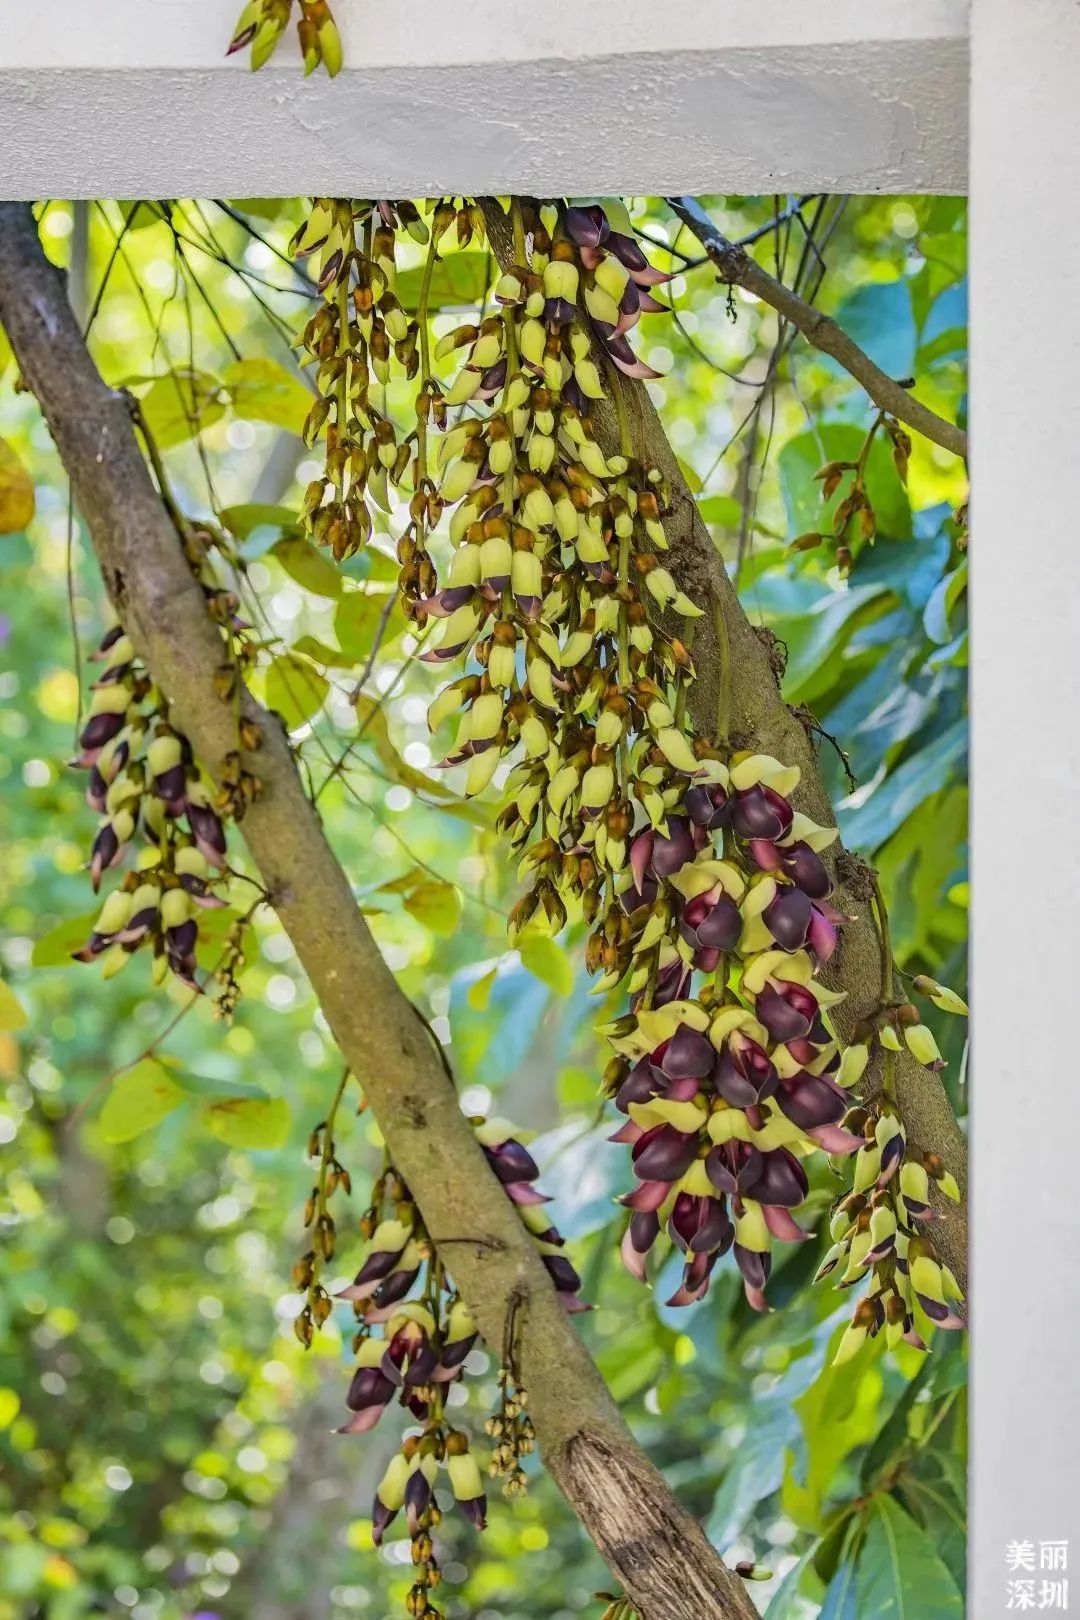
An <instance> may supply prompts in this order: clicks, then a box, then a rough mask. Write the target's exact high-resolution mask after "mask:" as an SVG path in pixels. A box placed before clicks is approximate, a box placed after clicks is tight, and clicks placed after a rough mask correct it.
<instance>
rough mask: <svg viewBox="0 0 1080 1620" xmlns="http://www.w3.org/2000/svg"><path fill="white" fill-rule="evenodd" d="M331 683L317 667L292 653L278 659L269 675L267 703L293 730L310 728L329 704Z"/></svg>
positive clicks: (267, 675) (267, 673)
mask: <svg viewBox="0 0 1080 1620" xmlns="http://www.w3.org/2000/svg"><path fill="white" fill-rule="evenodd" d="M329 690H330V682H329V681H328V680H327V679H326V676H325V675H320V673H319V671H318V670H317V669H315V668H314V666H313V665H311V664H309V663H307V662H306V660H305V659H303V658H296V657H294V656H293V655H292V654H291V653H284V654H283V655H282V656H281V657H280V658H275V659H274V661H273V663H272V664H271V665H270V667H269V669H268V670H267V672H266V703H267V707H268V708H270V709H276V710H277V712H278V714H280V716H281V718H282V720H283V721H284V722H285V725H286V727H287V728H288V730H289V731H296V730H298V728H299V727H300V726H305V725H307V723H308V721H309V720H310V719H311V718H312V716H313V715H316V714H318V712H319V710H320V709H321V708H322V706H323V704H324V702H325V701H326V694H327V692H329Z"/></svg>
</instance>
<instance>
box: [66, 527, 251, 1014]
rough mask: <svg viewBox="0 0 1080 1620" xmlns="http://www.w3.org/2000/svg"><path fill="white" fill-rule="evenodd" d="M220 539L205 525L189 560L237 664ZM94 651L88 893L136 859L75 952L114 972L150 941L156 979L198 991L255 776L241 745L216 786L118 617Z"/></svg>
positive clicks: (238, 634)
mask: <svg viewBox="0 0 1080 1620" xmlns="http://www.w3.org/2000/svg"><path fill="white" fill-rule="evenodd" d="M222 538H223V537H221V536H220V535H219V534H218V533H217V532H216V531H212V530H210V529H209V528H200V529H192V530H190V531H189V533H188V535H187V539H186V545H187V553H188V560H189V562H190V563H191V566H192V569H193V571H194V572H195V574H196V576H197V578H199V580H200V583H201V584H202V587H203V593H204V596H205V598H206V603H207V608H208V611H209V612H210V614H211V616H212V617H213V619H214V620H215V621H216V623H218V624H219V625H220V626H221V627H222V631H223V634H227V635H228V637H229V639H230V642H231V643H232V646H233V649H234V654H235V657H236V658H239V659H241V660H243V659H244V658H246V657H247V656H248V649H247V647H246V644H245V641H244V636H243V629H244V627H243V626H242V625H241V624H240V622H239V621H238V620H237V619H236V611H237V605H238V604H237V599H236V597H235V596H234V595H233V593H232V592H231V591H229V590H227V589H225V588H223V587H222V586H220V585H219V584H218V582H217V580H216V577H215V575H214V573H213V568H212V565H211V562H210V551H211V548H212V547H213V546H215V545H217V544H218V543H219V542H221V541H222ZM223 650H224V649H223ZM91 657H92V658H93V660H94V661H95V662H98V663H101V664H104V666H105V668H104V672H103V673H102V674H101V675H100V676H99V678H98V679H97V680H96V681H95V682H94V684H93V687H92V689H91V690H92V698H91V703H90V713H89V716H88V718H87V721H86V724H85V725H84V727H83V730H82V733H81V735H80V738H79V747H80V751H79V754H78V756H77V757H76V759H75V760H74V762H73V763H74V764H75V765H76V766H78V767H80V768H82V769H85V770H88V771H89V773H90V776H89V781H88V783H87V789H86V797H87V802H88V803H89V804H90V805H91V807H92V808H93V809H94V810H96V811H97V812H98V813H99V815H100V816H101V820H100V822H99V823H98V828H97V832H96V834H95V837H94V842H93V846H92V849H91V851H90V862H89V867H90V881H91V883H92V885H93V887H94V890H95V892H96V891H97V890H98V889H99V888H100V887H101V883H102V880H103V878H104V877H105V874H106V873H107V872H110V871H112V870H114V869H115V868H118V867H119V866H121V865H122V864H123V863H124V861H125V860H126V859H127V857H128V856H129V855H131V856H132V862H131V869H130V870H129V871H128V872H127V873H126V874H125V875H124V877H123V878H122V879H121V881H120V883H119V884H118V886H117V887H116V888H114V889H113V890H111V892H110V893H109V894H107V895H106V897H105V900H104V903H103V904H102V907H101V911H100V913H99V914H98V917H97V920H96V921H95V923H94V926H93V929H92V931H91V933H90V937H89V939H88V940H87V942H86V944H85V945H84V946H82V948H81V949H80V950H78V951H76V952H74V953H73V954H74V956H75V959H76V960H77V961H80V962H92V961H97V960H100V961H101V963H102V967H103V971H104V974H105V976H106V977H107V978H109V977H112V975H113V974H115V973H118V972H120V970H121V969H122V968H124V967H125V966H126V965H127V963H128V961H129V960H130V958H131V956H132V955H133V954H134V953H135V952H136V951H137V950H138V949H139V948H140V947H141V946H142V945H144V944H146V945H149V946H150V948H151V951H152V955H153V969H152V973H153V979H154V982H155V983H161V981H162V980H163V979H164V977H165V975H166V973H169V972H171V973H172V974H174V975H175V976H176V978H178V979H179V980H180V981H181V982H182V983H183V984H185V985H187V986H188V987H189V988H190V989H192V990H198V989H199V988H200V986H199V985H198V983H197V981H196V979H195V965H196V946H197V944H198V939H199V923H198V918H199V914H200V912H201V911H204V910H207V909H212V908H215V907H219V906H224V905H225V904H226V902H225V900H224V899H223V898H222V897H221V895H220V893H219V892H218V890H219V888H220V885H221V883H222V881H223V878H224V868H225V829H224V826H223V822H222V817H223V815H226V814H231V815H233V816H234V817H239V816H241V815H242V814H243V811H244V808H245V807H246V805H247V803H248V802H249V800H250V799H251V797H253V795H254V793H255V792H256V791H257V783H256V781H255V779H254V778H253V777H252V776H251V774H250V773H249V772H247V771H244V770H242V769H241V767H240V755H239V751H238V752H237V754H236V756H235V759H234V761H233V774H232V778H231V779H230V781H229V782H228V783H227V784H226V787H225V788H224V789H223V790H221V791H219V790H216V789H215V788H214V787H213V786H212V785H211V784H210V783H209V781H208V779H207V777H206V776H205V774H204V773H203V772H202V771H201V770H200V768H199V764H198V761H197V760H196V759H195V757H194V755H193V752H192V749H191V745H190V743H189V742H188V740H187V738H186V737H185V736H184V735H183V733H182V732H180V731H179V730H178V729H177V728H176V727H175V726H174V725H173V724H172V723H171V720H170V715H169V704H168V700H167V699H166V698H165V696H164V694H163V693H162V692H161V691H160V690H159V689H158V687H157V686H155V684H154V682H153V680H152V679H151V677H150V675H149V673H148V672H147V670H146V669H145V667H144V666H143V664H142V662H141V660H140V659H139V658H138V657H137V656H136V654H135V650H134V648H133V646H132V644H131V641H130V639H129V637H128V636H127V635H126V634H125V632H124V630H123V627H122V626H121V625H119V624H114V625H113V626H112V627H111V629H109V630H108V631H107V632H106V634H105V636H104V637H103V638H102V640H101V643H100V645H99V646H98V648H97V650H96V652H94V653H93V654H92V655H91ZM223 675H224V677H226V678H228V679H229V680H233V679H235V678H236V675H235V667H234V666H232V665H230V666H223ZM242 730H243V732H244V736H243V739H242V740H243V743H244V746H245V747H248V748H250V747H253V746H257V743H258V734H257V732H254V731H253V729H252V728H251V727H250V726H249V725H248V724H247V723H246V722H242ZM140 835H141V839H142V845H141V847H137V845H136V840H137V839H138V838H139V836H140Z"/></svg>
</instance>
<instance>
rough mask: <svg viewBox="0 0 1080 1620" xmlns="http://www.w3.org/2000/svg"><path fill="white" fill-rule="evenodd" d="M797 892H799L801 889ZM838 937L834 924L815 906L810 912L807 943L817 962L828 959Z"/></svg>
mask: <svg viewBox="0 0 1080 1620" xmlns="http://www.w3.org/2000/svg"><path fill="white" fill-rule="evenodd" d="M799 892H800V893H801V890H800V891H799ZM839 937H840V936H839V934H838V933H837V930H836V927H835V925H834V924H833V923H831V922H830V921H829V919H828V917H826V916H825V913H824V912H823V911H819V910H818V908H817V906H815V907H814V909H813V911H812V912H811V914H810V928H809V930H808V933H807V943H808V944H809V946H810V949H811V950H812V951H813V953H814V955H815V956H816V957H817V959H818V961H819V962H827V961H828V960H829V957H830V956H831V955H832V954H833V952H834V951H835V949H836V946H837V941H838V939H839Z"/></svg>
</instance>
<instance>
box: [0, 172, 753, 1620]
mask: <svg viewBox="0 0 1080 1620" xmlns="http://www.w3.org/2000/svg"><path fill="white" fill-rule="evenodd" d="M0 320H2V322H3V324H4V326H5V328H6V330H7V334H8V337H9V339H10V342H11V346H12V349H13V350H14V353H15V356H16V359H17V361H18V364H19V367H20V370H21V372H22V375H23V377H24V378H25V380H26V382H27V383H28V385H29V386H30V388H31V389H32V390H33V392H34V394H35V395H36V396H37V399H38V401H39V403H40V405H41V407H42V410H43V412H44V414H45V418H46V421H47V422H48V425H49V428H50V430H51V432H52V435H53V438H54V439H55V441H56V445H57V448H58V450H59V452H60V456H61V458H62V460H63V462H64V465H65V467H66V468H67V471H68V475H69V477H70V479H71V483H72V487H73V489H74V492H75V497H76V499H77V501H78V504H79V507H80V509H81V511H82V513H83V516H84V517H85V519H86V523H87V526H88V528H89V531H90V537H91V541H92V543H93V546H94V550H95V552H96V554H97V557H98V561H99V563H100V566H101V571H102V575H103V577H104V580H105V585H106V589H107V590H108V593H109V596H110V598H111V599H112V602H113V604H114V606H115V608H116V610H117V613H118V614H119V616H120V617H121V618H122V620H123V622H124V625H125V628H126V629H127V631H128V633H129V635H130V636H131V639H132V641H133V643H134V645H135V647H136V650H137V651H138V653H139V654H140V656H141V657H142V658H143V659H144V660H145V662H146V664H147V666H148V667H149V669H150V670H151V671H152V672H153V675H154V678H155V680H157V682H158V683H159V684H160V686H161V688H162V690H163V691H164V692H165V693H166V694H167V695H168V698H169V702H170V704H171V705H172V707H173V709H174V711H175V714H176V718H177V721H178V723H179V725H180V726H181V727H182V729H183V730H184V731H185V732H186V734H187V736H188V737H189V738H190V740H191V743H192V745H193V747H194V749H195V751H196V754H197V755H198V757H199V759H200V760H201V761H202V762H203V763H204V765H205V766H206V768H207V769H208V770H209V771H210V773H211V775H212V776H214V778H215V779H216V780H220V779H221V776H222V771H223V766H224V762H225V760H226V757H227V756H228V755H229V754H230V752H232V751H234V750H235V749H236V747H237V724H236V714H235V710H234V708H233V706H232V705H231V704H230V703H229V702H224V701H222V699H221V698H220V697H219V696H218V694H217V691H216V689H215V684H214V675H215V671H216V670H217V668H218V666H219V665H220V664H221V662H222V654H223V643H222V639H221V634H220V631H219V630H218V629H217V628H216V626H215V625H214V624H213V623H212V621H211V620H210V618H209V617H208V615H207V613H206V609H205V604H204V600H203V595H202V591H201V589H200V587H199V586H198V584H197V583H196V581H195V579H194V578H193V576H192V575H191V573H190V571H189V569H188V567H187V564H186V561H185V559H184V556H183V552H182V550H181V546H180V543H179V540H178V538H177V535H176V532H175V530H174V528H173V525H172V523H171V521H170V520H169V518H168V516H167V514H166V512H165V510H164V507H163V506H162V503H161V500H160V498H159V495H158V492H157V490H156V489H155V487H154V485H153V482H152V480H151V478H150V476H149V473H148V471H147V468H146V464H145V462H144V461H143V457H142V455H141V453H140V451H139V447H138V444H137V442H136V439H135V435H134V433H133V431H132V423H131V416H130V411H129V406H128V401H127V399H126V398H125V396H124V395H122V394H120V393H116V392H114V391H112V390H111V389H109V388H108V387H107V386H106V385H105V383H104V382H103V381H102V379H101V377H100V376H99V375H98V372H97V370H96V368H95V367H94V364H93V361H92V360H91V358H90V355H89V353H88V352H87V349H86V346H85V344H84V343H83V341H82V338H81V336H80V333H79V330H78V327H77V325H76V323H75V320H74V318H73V316H72V313H71V309H70V307H69V305H68V301H67V297H66V295H65V290H64V284H63V278H62V276H61V275H60V273H59V272H58V271H57V270H55V269H54V268H53V267H52V266H51V265H50V264H49V263H48V261H47V260H46V258H45V256H44V254H43V253H42V250H41V245H40V242H39V240H38V235H37V229H36V226H35V224H34V220H33V217H32V215H31V213H30V210H29V208H28V207H27V206H26V205H25V204H18V203H2V204H0ZM243 707H244V711H245V713H246V715H247V716H248V717H249V718H250V719H252V720H253V721H255V723H256V724H257V725H258V726H259V727H260V728H261V733H262V737H263V746H262V747H261V748H260V749H259V750H258V751H257V752H255V753H252V754H250V755H247V756H246V757H245V759H244V764H245V766H246V768H247V769H248V770H250V771H252V772H253V773H254V774H255V775H256V776H257V777H258V778H259V779H260V781H261V784H262V792H261V795H260V797H259V798H258V799H257V800H256V802H255V803H254V804H253V805H252V806H251V808H250V809H249V810H248V812H247V814H246V815H245V817H244V820H243V821H242V823H241V831H242V832H243V835H244V838H245V841H246V843H247V846H248V849H249V850H250V852H251V856H252V859H253V861H254V863H255V866H256V868H257V869H258V871H259V873H260V875H261V877H262V880H263V883H264V884H265V886H266V889H267V891H268V892H269V895H270V897H271V901H272V903H273V905H274V907H275V909H276V910H277V913H278V916H279V917H280V919H281V923H282V926H283V927H284V928H285V930H286V932H287V933H288V935H289V937H290V939H291V940H292V942H293V945H294V947H295V949H296V953H297V956H298V957H299V959H300V961H301V963H302V964H303V967H304V969H305V971H306V972H307V974H308V977H309V979H310V980H311V984H312V987H313V989H314V990H315V993H316V995H317V996H318V998H319V1000H320V1002H321V1004H322V1008H323V1012H324V1013H325V1015H326V1018H327V1020H328V1022H329V1024H330V1027H331V1029H332V1031H333V1034H334V1037H335V1039H336V1041H337V1043H338V1045H339V1046H340V1048H341V1051H342V1053H343V1054H344V1057H345V1060H346V1062H347V1063H348V1064H349V1066H350V1067H351V1069H352V1070H353V1073H354V1074H355V1075H356V1077H357V1079H358V1080H359V1082H360V1084H361V1085H362V1086H363V1088H364V1091H365V1093H366V1095H367V1097H368V1099H369V1101H370V1103H371V1105H372V1108H373V1110H374V1113H375V1116H376V1118H377V1120H378V1123H379V1127H380V1130H381V1131H382V1134H383V1136H384V1138H385V1140H386V1143H387V1145H388V1148H389V1151H390V1153H391V1155H392V1158H393V1161H394V1163H395V1164H396V1165H397V1167H398V1169H399V1170H400V1172H401V1174H402V1175H403V1176H404V1177H405V1179H406V1181H407V1182H408V1184H409V1187H410V1189H411V1190H412V1193H413V1195H414V1197H415V1198H416V1201H417V1203H418V1205H419V1207H420V1210H421V1212H422V1214H423V1217H424V1222H425V1225H426V1226H427V1229H428V1231H429V1232H430V1233H431V1235H432V1238H433V1239H434V1241H435V1242H436V1243H437V1244H439V1245H440V1246H445V1250H444V1252H445V1253H446V1255H447V1256H448V1257H450V1264H451V1266H452V1269H453V1275H454V1280H455V1282H456V1283H457V1285H458V1287H459V1288H460V1290H461V1293H462V1295H463V1297H464V1298H465V1300H466V1301H467V1303H468V1304H469V1306H470V1307H471V1308H472V1310H473V1311H474V1312H475V1314H476V1317H477V1319H478V1321H479V1324H480V1329H481V1332H482V1333H483V1335H484V1337H485V1339H486V1340H487V1342H488V1344H489V1345H492V1346H494V1347H498V1346H500V1345H501V1344H502V1343H503V1335H504V1326H505V1322H506V1318H507V1313H508V1310H509V1307H510V1302H511V1301H514V1302H516V1304H517V1307H518V1318H517V1319H518V1321H519V1323H520V1324H521V1326H522V1332H521V1350H520V1358H519V1360H520V1373H521V1380H522V1382H523V1384H524V1385H525V1387H526V1388H527V1389H528V1392H529V1401H530V1408H529V1409H530V1412H531V1414H532V1417H533V1420H534V1422H535V1424H536V1431H537V1437H538V1440H539V1443H540V1449H541V1453H542V1455H543V1458H544V1461H545V1463H546V1465H547V1467H548V1470H549V1471H550V1473H551V1474H552V1476H553V1478H554V1479H555V1481H556V1483H557V1484H558V1485H559V1487H560V1488H561V1490H562V1491H563V1493H564V1495H565V1496H566V1498H567V1500H568V1501H569V1503H570V1505H571V1507H572V1508H573V1509H574V1511H575V1512H576V1513H577V1514H578V1517H579V1518H580V1519H581V1521H582V1523H583V1525H584V1526H585V1528H586V1529H587V1531H588V1532H589V1534H590V1535H591V1536H592V1538H593V1540H594V1541H595V1543H596V1545H597V1546H598V1548H599V1549H600V1551H601V1553H602V1554H603V1556H604V1557H605V1559H606V1560H607V1561H608V1563H609V1564H610V1566H611V1568H612V1570H613V1572H614V1573H615V1575H616V1576H617V1577H618V1579H619V1580H620V1581H621V1582H622V1583H623V1585H624V1586H625V1588H626V1590H627V1592H628V1593H629V1594H630V1597H631V1599H632V1601H633V1603H634V1605H635V1607H637V1608H638V1609H639V1610H640V1611H641V1613H642V1614H643V1615H645V1616H646V1617H647V1620H753V1616H754V1612H755V1611H754V1609H753V1606H752V1604H751V1603H750V1601H749V1598H748V1597H747V1595H746V1591H745V1589H744V1587H743V1585H742V1583H741V1581H740V1580H739V1578H738V1577H736V1576H735V1575H733V1574H732V1573H731V1572H730V1571H729V1570H728V1569H727V1568H726V1567H725V1565H724V1564H723V1562H722V1560H721V1559H720V1557H719V1555H718V1553H717V1552H716V1550H715V1548H713V1547H712V1546H710V1544H709V1542H708V1541H707V1539H706V1537H705V1535H704V1533H703V1531H702V1530H701V1527H700V1526H699V1525H698V1524H697V1522H696V1521H695V1520H694V1519H692V1518H691V1517H690V1515H689V1514H687V1513H686V1512H684V1510H683V1509H682V1508H681V1507H680V1506H679V1504H678V1503H677V1501H676V1500H675V1498H674V1496H673V1495H672V1493H671V1492H670V1490H669V1489H668V1487H667V1485H666V1483H665V1481H664V1479H663V1477H662V1476H661V1475H660V1473H659V1472H658V1470H657V1469H655V1468H654V1467H653V1465H652V1464H651V1463H650V1462H649V1460H648V1459H647V1458H646V1457H645V1455H644V1453H643V1452H642V1451H641V1450H640V1448H639V1447H638V1446H637V1444H636V1442H635V1441H634V1439H633V1436H632V1435H631V1434H630V1431H629V1430H628V1428H627V1427H626V1425H625V1423H624V1422H623V1420H622V1418H621V1416H620V1414H619V1412H618V1409H617V1407H616V1406H615V1403H614V1401H613V1400H612V1398H611V1395H610V1393H609V1392H608V1390H607V1387H606V1386H605V1384H604V1382H603V1380H602V1378H601V1377H600V1374H599V1372H598V1371H597V1369H596V1367H595V1366H594V1364H593V1362H592V1361H591V1359H590V1357H589V1355H588V1353H587V1352H586V1350H585V1348H584V1347H583V1345H582V1344H581V1341H580V1340H579V1338H578V1337H577V1334H576V1332H575V1331H574V1329H573V1327H572V1325H571V1323H570V1322H569V1320H568V1319H567V1317H566V1316H565V1314H564V1312H563V1310H562V1307H561V1305H560V1303H559V1300H558V1297H557V1295H556V1293H555V1290H554V1288H553V1286H552V1284H551V1282H550V1279H549V1278H548V1275H547V1272H546V1270H545V1268H544V1266H543V1263H542V1261H541V1259H540V1256H539V1254H538V1253H537V1251H536V1249H535V1248H534V1247H533V1244H532V1242H531V1240H530V1238H529V1236H528V1234H527V1233H526V1230H525V1228H524V1226H523V1225H522V1223H521V1221H520V1220H519V1219H518V1216H517V1213H516V1211H515V1209H514V1206H513V1205H512V1204H511V1203H510V1201H509V1200H508V1199H507V1197H506V1196H505V1194H504V1192H503V1190H502V1188H501V1186H500V1185H499V1183H498V1181H497V1180H496V1178H495V1176H494V1175H493V1174H492V1172H491V1171H490V1169H489V1168H488V1166H487V1164H486V1161H485V1159H484V1157H483V1154H482V1152H481V1149H480V1147H479V1146H478V1144H477V1142H476V1140H475V1138H474V1136H473V1132H472V1129H471V1127H470V1126H469V1124H468V1122H467V1121H466V1119H465V1117H464V1116H463V1114H462V1113H461V1111H460V1109H459V1107H458V1103H457V1097H456V1095H455V1092H454V1089H453V1087H452V1085H451V1084H450V1082H449V1080H448V1078H447V1075H446V1073H445V1071H444V1068H443V1065H442V1061H441V1056H440V1054H439V1053H438V1052H437V1051H436V1050H435V1048H434V1046H433V1043H432V1040H431V1037H430V1035H429V1033H428V1031H427V1029H426V1027H425V1026H424V1024H423V1023H422V1022H421V1020H420V1019H419V1018H418V1016H417V1015H416V1013H415V1011H414V1009H413V1008H412V1006H411V1004H410V1003H409V1002H408V1001H407V1000H406V998H405V997H404V996H403V995H402V993H401V991H400V990H399V989H398V987H397V985H396V983H395V981H394V978H393V976H392V974H391V973H390V972H389V970H388V968H387V967H386V965H385V963H384V962H383V960H382V957H381V956H380V954H379V951H378V948H377V946H376V944H375V942H374V940H373V939H372V937H371V934H370V932H369V930H368V928H367V924H366V923H365V921H364V918H363V916H362V915H361V913H360V910H359V908H358V907H357V904H356V901H355V899H354V897H353V895H352V892H351V890H350V887H349V882H348V878H347V877H346V874H345V872H344V871H343V869H342V867H341V865H340V863H339V862H338V860H337V859H336V857H335V855H334V853H333V851H332V850H331V848H330V846H329V844H328V843H327V841H326V838H325V836H324V833H323V830H322V827H321V825H320V823H319V820H318V817H317V816H316V814H315V811H314V809H313V808H312V805H311V804H310V802H309V800H308V799H307V797H306V795H305V793H304V790H303V787H302V785H301V782H300V778H299V775H298V774H297V771H296V769H295V766H294V763H293V759H292V755H291V753H290V751H289V747H288V741H287V739H286V737H285V735H284V734H283V733H282V731H281V729H280V728H279V726H278V724H277V722H276V721H275V720H274V719H273V718H272V717H271V716H270V715H268V714H267V713H266V712H265V711H264V710H262V709H261V708H260V707H259V705H258V704H256V703H255V702H254V700H253V699H252V698H251V697H250V695H249V694H245V696H244V699H243ZM343 1444H348V1442H347V1441H343Z"/></svg>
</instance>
